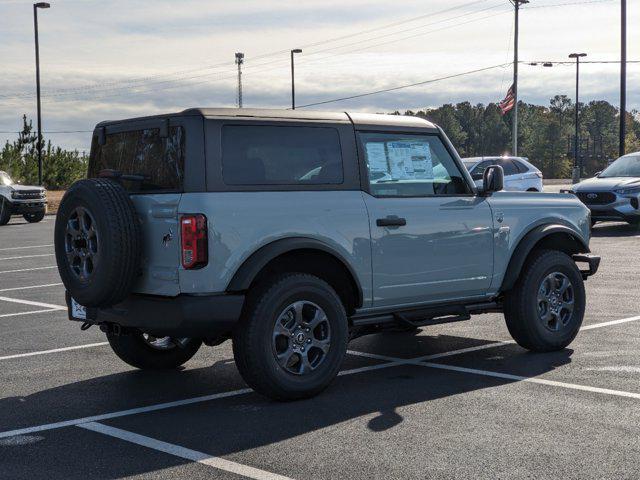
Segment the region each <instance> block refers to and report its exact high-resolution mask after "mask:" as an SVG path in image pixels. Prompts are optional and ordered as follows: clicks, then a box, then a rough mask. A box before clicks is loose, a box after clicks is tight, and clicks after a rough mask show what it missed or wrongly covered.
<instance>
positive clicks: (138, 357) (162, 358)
mask: <svg viewBox="0 0 640 480" xmlns="http://www.w3.org/2000/svg"><path fill="white" fill-rule="evenodd" d="M107 340H108V341H109V345H111V349H112V350H113V351H114V352H115V354H116V355H117V356H118V357H119V358H120V359H121V360H122V361H124V362H125V363H128V364H129V365H131V366H132V367H136V368H140V369H142V370H169V369H173V368H178V367H179V366H180V365H182V364H184V363H186V362H187V361H189V360H190V359H191V357H193V356H194V355H195V354H196V352H197V351H198V349H199V348H200V345H202V342H201V341H200V340H197V339H194V338H173V337H154V336H152V335H148V334H146V333H139V332H136V333H130V334H126V335H113V334H110V333H108V334H107Z"/></svg>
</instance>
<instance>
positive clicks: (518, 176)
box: [462, 157, 542, 192]
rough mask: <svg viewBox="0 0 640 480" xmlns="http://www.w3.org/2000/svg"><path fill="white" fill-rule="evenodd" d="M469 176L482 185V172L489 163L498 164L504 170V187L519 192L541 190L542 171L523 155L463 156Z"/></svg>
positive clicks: (478, 185) (477, 184) (478, 184)
mask: <svg viewBox="0 0 640 480" xmlns="http://www.w3.org/2000/svg"><path fill="white" fill-rule="evenodd" d="M462 161H463V162H464V166H465V167H467V170H469V173H470V174H471V178H473V181H474V182H475V183H476V186H477V187H482V174H483V173H484V171H485V170H486V168H487V167H488V166H489V165H500V166H501V167H502V169H503V170H504V189H505V190H511V191H521V192H542V172H541V171H540V170H538V169H537V168H536V167H535V166H533V165H531V164H530V163H529V162H528V161H527V159H526V158H523V157H469V158H463V159H462Z"/></svg>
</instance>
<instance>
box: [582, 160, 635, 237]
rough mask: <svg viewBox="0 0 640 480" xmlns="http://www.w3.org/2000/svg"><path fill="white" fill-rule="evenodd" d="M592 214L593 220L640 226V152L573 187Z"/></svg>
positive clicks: (616, 162)
mask: <svg viewBox="0 0 640 480" xmlns="http://www.w3.org/2000/svg"><path fill="white" fill-rule="evenodd" d="M572 191H573V192H574V193H575V194H576V195H577V197H578V198H579V199H580V200H581V201H582V202H583V203H584V204H585V205H586V206H587V207H589V210H590V211H591V221H592V222H593V223H595V222H599V221H618V222H619V221H625V222H628V223H630V224H634V225H638V224H640V203H639V201H640V152H635V153H630V154H628V155H624V156H622V157H620V158H618V159H617V160H616V161H615V162H613V163H612V164H611V165H609V166H608V167H607V168H606V169H604V170H603V171H602V172H598V173H597V174H596V176H595V177H593V178H589V179H587V180H584V181H582V182H580V183H578V184H577V185H574V186H573V187H572Z"/></svg>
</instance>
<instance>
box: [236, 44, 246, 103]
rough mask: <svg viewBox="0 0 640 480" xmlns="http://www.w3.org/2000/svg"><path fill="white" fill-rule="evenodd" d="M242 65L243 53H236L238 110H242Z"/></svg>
mask: <svg viewBox="0 0 640 480" xmlns="http://www.w3.org/2000/svg"><path fill="white" fill-rule="evenodd" d="M243 63H244V53H242V52H237V53H236V65H238V108H242V64H243Z"/></svg>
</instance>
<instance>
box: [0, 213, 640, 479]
mask: <svg viewBox="0 0 640 480" xmlns="http://www.w3.org/2000/svg"><path fill="white" fill-rule="evenodd" d="M53 223H54V220H53V217H46V218H45V220H44V221H43V222H42V223H40V224H34V225H30V224H26V223H25V222H23V221H22V219H14V220H12V222H11V223H10V224H9V225H7V226H5V227H0V478H2V479H5V478H6V479H22V478H24V479H27V478H28V479H37V478H46V479H49V480H50V479H58V478H64V479H72V478H82V479H86V478H109V479H111V478H186V477H188V478H256V479H278V478H296V479H307V478H309V479H320V478H324V479H326V478H350V479H369V478H380V479H389V478H399V479H400V478H402V479H405V478H420V479H424V478H487V479H495V478H566V479H569V478H629V479H631V478H638V472H640V306H639V302H638V300H639V299H640V289H638V286H637V285H638V278H640V277H639V275H640V273H639V272H640V255H638V245H639V244H640V231H637V230H634V229H633V228H631V227H629V226H626V225H623V224H604V225H598V226H596V227H595V228H594V238H593V239H592V243H591V246H592V250H593V251H594V252H595V253H598V254H600V255H601V256H602V265H601V268H600V272H599V273H598V274H597V275H596V276H594V277H592V278H591V279H589V281H588V282H587V284H586V285H587V295H588V304H587V312H586V318H585V322H584V327H583V330H582V331H581V332H580V334H579V335H578V337H577V339H576V340H575V342H574V343H573V344H572V345H571V347H570V348H569V349H567V350H564V351H561V352H557V353H552V354H531V353H527V352H526V351H525V350H523V349H521V348H519V347H518V346H516V345H515V344H513V343H512V342H511V341H510V337H509V334H508V332H507V329H506V327H505V325H504V320H503V317H502V316H501V315H497V314H491V315H482V316H477V317H474V318H473V319H472V320H471V321H468V322H461V323H457V324H450V325H442V326H437V327H430V328H427V329H423V330H422V331H420V332H419V333H418V334H408V333H386V334H380V335H373V336H368V337H363V338H360V339H358V340H355V341H353V342H352V343H351V344H350V346H349V350H350V354H349V355H348V358H347V360H346V361H345V363H344V365H343V370H342V373H341V375H340V377H339V378H338V379H337V381H335V382H334V383H333V384H332V385H331V386H330V387H329V389H328V390H327V391H326V392H325V393H323V394H322V395H320V396H318V397H317V398H314V399H312V400H306V401H300V402H294V403H275V402H272V401H269V400H266V399H265V398H263V397H260V396H259V395H257V394H255V393H253V392H251V391H250V390H248V389H247V387H246V385H245V384H244V383H243V381H242V379H241V378H240V376H239V374H238V372H237V370H236V368H235V365H234V363H233V359H232V353H231V345H230V343H229V342H227V343H225V344H223V345H221V346H218V347H215V348H207V347H204V348H203V349H201V350H200V352H199V353H198V354H197V355H196V356H195V357H194V358H193V359H192V360H191V361H190V362H188V363H187V364H186V366H185V368H184V369H183V370H176V371H171V372H164V373H148V372H140V371H136V370H134V369H132V368H130V367H129V366H127V365H125V364H124V363H122V362H121V361H119V360H118V359H117V358H116V356H115V355H114V354H113V353H112V352H111V350H110V348H109V346H108V345H106V344H105V338H104V336H103V334H102V333H101V332H100V331H98V329H96V328H91V329H90V330H88V331H86V332H81V331H80V328H79V324H77V323H74V322H70V321H69V320H67V314H66V309H64V308H63V307H61V306H62V305H63V304H64V295H63V294H64V290H63V287H62V285H61V283H60V279H59V277H58V274H57V270H56V268H55V259H54V256H53V246H52V245H51V244H52V232H53Z"/></svg>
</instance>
